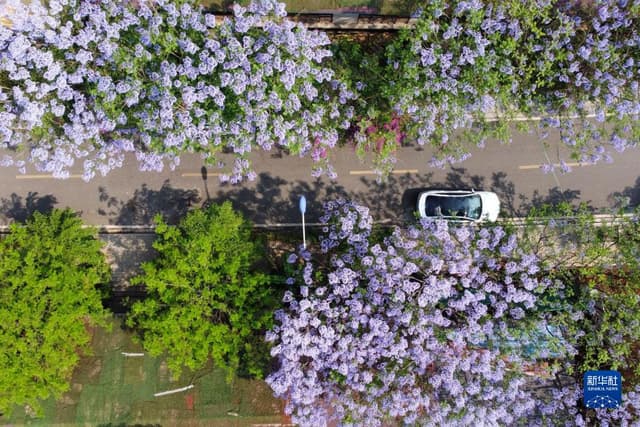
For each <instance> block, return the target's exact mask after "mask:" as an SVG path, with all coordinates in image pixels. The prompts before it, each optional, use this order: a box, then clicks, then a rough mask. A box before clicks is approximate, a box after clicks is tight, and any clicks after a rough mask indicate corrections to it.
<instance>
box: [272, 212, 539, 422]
mask: <svg viewBox="0 0 640 427" xmlns="http://www.w3.org/2000/svg"><path fill="white" fill-rule="evenodd" d="M323 222H325V223H326V224H327V226H326V227H325V229H324V230H323V234H322V237H321V239H320V245H321V248H322V252H323V253H326V254H327V257H328V259H327V261H326V262H325V263H324V264H323V263H322V262H319V263H316V262H312V259H311V254H310V253H309V252H307V251H304V250H303V251H301V252H300V254H299V255H292V256H291V257H290V260H289V261H290V262H292V263H294V264H296V265H298V266H299V267H300V273H301V275H300V277H299V278H297V279H292V280H291V283H292V284H297V285H299V287H297V288H296V289H295V290H291V291H288V292H287V293H286V295H285V299H284V301H285V302H286V303H287V304H286V305H287V307H286V309H284V310H280V311H279V312H277V315H276V319H277V326H276V327H275V328H274V329H273V331H271V332H270V333H269V334H268V337H267V339H268V340H269V341H272V342H273V343H274V347H273V350H272V355H273V356H275V357H277V358H278V360H279V362H280V367H279V370H278V371H276V372H275V373H273V374H272V375H270V376H269V377H268V379H267V382H268V383H269V384H270V386H271V387H272V388H273V390H274V392H275V394H276V395H277V396H279V397H281V398H284V399H286V400H287V401H288V405H287V410H288V411H289V412H291V413H292V416H293V420H294V422H296V423H299V424H301V425H324V424H325V423H327V422H329V421H330V420H338V421H339V422H341V423H346V424H349V423H354V424H357V425H381V424H382V423H383V422H384V421H403V422H404V423H413V422H416V421H419V422H428V423H434V424H438V425H443V424H446V425H456V424H458V425H473V424H478V423H489V424H512V423H514V422H516V421H517V420H521V419H524V418H525V417H526V416H530V415H531V414H533V413H534V412H535V409H536V408H535V400H534V399H532V394H531V392H530V391H529V390H528V388H527V387H526V385H527V383H526V380H525V376H524V375H523V370H525V367H526V366H527V364H528V363H532V362H533V359H531V358H529V359H527V358H526V357H525V356H524V355H523V354H521V353H522V352H521V351H518V350H517V348H516V347H514V346H510V345H506V344H505V343H508V342H510V341H511V340H512V339H514V337H515V336H516V335H515V334H516V332H517V331H518V330H522V329H524V328H525V327H524V325H531V324H532V319H533V317H535V316H533V313H535V310H534V307H535V304H536V300H537V296H538V295H539V294H540V293H541V292H543V291H544V290H545V289H546V288H547V287H548V286H550V282H548V281H547V280H545V279H540V278H539V277H538V276H539V275H538V273H539V269H540V267H539V265H538V260H537V258H536V257H535V256H534V255H531V254H526V253H522V252H521V251H519V250H518V247H517V240H516V237H515V235H511V234H507V233H506V232H505V230H504V229H503V228H501V227H491V228H481V229H477V228H473V227H471V226H457V225H455V226H454V225H448V224H447V223H446V222H443V221H438V222H431V221H426V220H425V221H421V222H420V223H419V224H418V225H417V226H415V227H410V228H408V229H406V230H403V229H395V230H394V232H393V234H392V235H390V236H389V237H387V238H386V239H384V241H383V242H382V243H375V242H373V241H372V238H371V231H372V218H371V216H370V214H369V212H368V209H367V208H364V207H362V206H359V205H357V204H353V203H349V202H329V203H328V204H327V205H326V216H325V217H324V218H323Z"/></svg>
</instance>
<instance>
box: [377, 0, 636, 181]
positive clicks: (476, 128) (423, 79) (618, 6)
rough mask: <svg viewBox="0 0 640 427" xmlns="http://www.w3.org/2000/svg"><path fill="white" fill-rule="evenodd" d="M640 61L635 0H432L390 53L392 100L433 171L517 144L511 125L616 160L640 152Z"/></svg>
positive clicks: (580, 155)
mask: <svg viewBox="0 0 640 427" xmlns="http://www.w3.org/2000/svg"><path fill="white" fill-rule="evenodd" d="M639 57H640V1H638V0H629V1H626V0H624V1H619V0H595V1H564V0H524V1H523V0H507V1H500V2H495V1H482V0H470V1H466V0H465V1H463V0H435V1H430V2H427V3H425V5H424V8H423V9H422V11H421V12H420V18H419V21H418V23H417V25H416V27H415V29H412V30H409V31H407V32H405V33H404V34H403V35H402V36H401V37H400V38H399V39H398V40H397V41H396V42H395V43H394V44H392V45H391V46H390V48H389V49H388V52H387V59H388V61H389V64H390V65H389V66H390V73H389V75H390V76H391V77H390V79H391V80H390V85H389V91H388V92H387V95H388V97H389V99H390V100H391V101H390V102H391V105H392V107H393V108H394V109H395V111H396V112H397V113H398V114H401V115H406V116H408V117H410V118H411V120H407V121H406V124H407V129H406V130H407V132H408V133H409V135H410V136H412V137H414V138H415V139H416V141H417V142H418V143H419V144H431V145H432V146H434V147H436V148H438V149H439V153H440V155H439V156H437V157H436V158H434V159H433V164H435V165H443V164H445V163H446V162H456V161H461V160H464V159H465V158H467V157H468V156H469V152H468V150H469V143H470V142H471V143H475V144H477V145H479V146H483V145H484V143H485V140H486V139H487V138H497V139H499V140H500V141H502V142H509V141H510V138H511V129H510V120H512V119H513V118H514V117H515V116H521V117H524V118H525V119H534V118H535V120H534V121H537V123H538V125H537V129H536V130H537V131H538V132H539V134H540V136H541V137H542V138H546V135H547V134H548V132H549V131H550V130H557V131H559V132H560V136H561V139H562V142H563V143H564V144H566V145H567V146H568V147H570V149H571V151H572V157H573V158H574V159H575V160H578V161H581V162H592V163H595V162H598V161H610V153H611V152H613V151H618V152H621V151H623V150H624V149H626V148H628V147H632V146H636V145H637V143H638V139H639V135H640V127H639V125H638V123H640V122H639V120H638V119H639V118H640V89H639V86H638V82H639V81H640V61H638V58H639ZM539 119H541V120H539ZM521 125H523V127H524V128H527V129H530V130H531V128H532V127H533V126H527V125H525V124H524V123H521ZM460 130H463V132H459V131H460ZM551 168H552V166H551V165H547V166H546V167H545V168H544V170H545V171H549V170H550V169H551ZM561 169H562V170H563V171H565V172H566V171H569V169H570V168H569V167H568V166H567V165H566V162H565V159H562V162H561Z"/></svg>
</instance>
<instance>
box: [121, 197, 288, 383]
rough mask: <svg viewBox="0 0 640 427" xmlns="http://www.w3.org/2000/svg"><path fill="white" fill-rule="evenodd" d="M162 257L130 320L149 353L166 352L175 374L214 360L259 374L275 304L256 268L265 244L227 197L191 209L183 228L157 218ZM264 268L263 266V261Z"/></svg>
mask: <svg viewBox="0 0 640 427" xmlns="http://www.w3.org/2000/svg"><path fill="white" fill-rule="evenodd" d="M156 224H157V226H156V234H157V240H156V241H155V242H154V244H153V247H154V248H155V250H156V251H157V252H158V255H157V257H156V258H155V259H154V260H153V261H150V262H147V263H145V264H144V265H143V274H142V275H140V276H138V277H136V278H134V279H133V283H138V284H144V285H145V287H146V290H147V296H146V298H144V299H143V300H142V301H138V302H135V303H134V304H133V306H132V308H131V312H130V316H129V317H128V319H127V323H128V324H129V325H130V326H132V327H135V328H137V329H138V330H139V331H140V334H141V338H142V343H143V345H144V348H145V349H146V350H147V351H149V352H150V353H151V354H152V355H160V354H162V353H164V352H166V354H167V356H168V365H169V368H170V369H171V370H172V372H173V373H174V374H176V375H177V374H178V373H179V372H180V371H181V369H182V368H183V367H185V366H186V367H188V368H190V369H198V368H201V367H203V366H204V365H205V364H206V362H207V361H208V360H209V358H210V357H211V358H213V361H214V362H215V364H216V365H217V366H219V367H221V368H224V369H226V370H227V373H228V374H229V375H232V374H234V373H236V372H237V371H238V369H242V371H245V372H246V373H248V374H251V375H255V376H260V375H261V374H262V365H261V363H262V361H263V360H265V359H266V357H264V356H262V355H263V354H268V350H266V349H265V348H264V342H263V339H262V337H263V336H264V331H265V330H267V329H268V328H270V327H271V325H272V317H273V314H272V312H273V305H274V304H277V302H278V298H277V297H276V294H275V291H274V287H272V286H270V285H271V280H272V278H271V277H270V276H269V275H268V274H265V273H263V272H261V271H260V270H259V269H257V268H256V263H258V262H261V261H262V260H263V259H264V246H263V245H262V244H261V243H260V241H259V240H256V239H255V236H252V232H251V226H250V224H249V222H247V221H246V220H245V219H244V218H243V217H242V216H241V215H240V214H239V213H237V212H235V211H234V210H233V208H232V207H231V204H230V203H229V202H226V203H223V204H222V205H215V204H214V205H211V206H209V207H208V208H206V209H201V210H194V211H191V212H190V213H189V214H187V216H186V217H185V218H184V219H183V220H182V221H181V222H180V224H179V225H178V226H171V225H167V224H166V223H165V222H164V221H163V220H162V218H161V217H159V216H158V217H156ZM262 267H264V265H263V266H262Z"/></svg>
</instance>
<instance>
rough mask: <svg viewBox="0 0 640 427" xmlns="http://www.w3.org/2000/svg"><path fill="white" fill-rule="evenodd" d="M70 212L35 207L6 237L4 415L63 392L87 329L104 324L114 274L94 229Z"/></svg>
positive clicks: (1, 365) (1, 276)
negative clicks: (105, 298)
mask: <svg viewBox="0 0 640 427" xmlns="http://www.w3.org/2000/svg"><path fill="white" fill-rule="evenodd" d="M81 225H82V224H81V221H80V219H78V218H77V217H76V215H75V213H73V212H72V211H70V210H58V209H55V210H53V211H52V212H51V213H50V214H47V215H44V214H41V213H38V212H36V213H35V214H34V215H33V217H32V218H30V219H29V220H27V222H26V223H25V224H17V223H13V224H11V228H10V233H9V235H8V236H6V237H5V238H3V239H0V348H1V349H2V350H1V351H0V372H1V373H2V374H1V375H0V412H10V411H11V408H12V406H13V405H15V404H19V405H29V406H30V407H31V408H33V409H35V410H36V411H37V410H38V407H39V404H38V401H39V400H41V399H46V398H47V397H49V396H53V397H56V398H57V397H60V396H61V395H62V393H63V392H64V391H66V390H67V389H68V388H69V380H70V377H71V374H72V373H73V369H74V368H75V367H76V365H77V364H78V361H79V359H80V356H81V355H82V354H86V353H88V352H89V350H90V342H91V333H90V329H89V327H91V326H95V325H105V323H104V320H105V316H106V314H107V312H106V311H105V309H104V308H103V306H102V301H101V298H102V297H103V296H105V295H104V294H103V291H102V290H101V288H102V285H105V284H108V282H109V279H110V276H111V273H110V270H109V266H108V264H107V263H106V261H105V258H104V255H103V253H102V252H101V251H100V249H101V247H102V243H101V242H100V241H99V240H97V239H96V237H95V231H94V230H91V229H87V228H82V227H81Z"/></svg>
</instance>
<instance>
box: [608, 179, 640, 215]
mask: <svg viewBox="0 0 640 427" xmlns="http://www.w3.org/2000/svg"><path fill="white" fill-rule="evenodd" d="M607 199H608V201H609V203H610V204H611V206H612V207H613V208H616V209H620V208H623V209H634V208H636V207H638V206H640V177H638V178H637V179H636V182H635V184H634V185H633V186H627V187H625V188H624V189H623V190H622V191H615V192H613V193H611V194H609V196H608V198H607Z"/></svg>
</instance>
